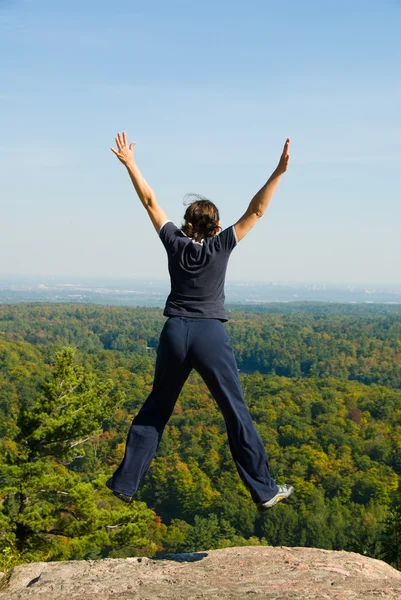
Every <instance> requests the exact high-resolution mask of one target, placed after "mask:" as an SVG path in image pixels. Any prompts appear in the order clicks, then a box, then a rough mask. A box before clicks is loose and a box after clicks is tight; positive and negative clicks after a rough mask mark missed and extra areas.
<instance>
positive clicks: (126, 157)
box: [110, 131, 136, 166]
mask: <svg viewBox="0 0 401 600" xmlns="http://www.w3.org/2000/svg"><path fill="white" fill-rule="evenodd" d="M135 143H136V142H131V144H130V145H128V142H127V134H126V133H125V131H123V133H117V137H116V144H117V150H115V149H114V148H110V150H111V151H112V152H114V154H115V155H116V156H117V158H118V160H120V161H121V162H122V163H123V165H125V166H127V165H128V164H129V163H133V162H134V146H135Z"/></svg>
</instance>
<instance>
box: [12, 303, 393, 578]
mask: <svg viewBox="0 0 401 600" xmlns="http://www.w3.org/2000/svg"><path fill="white" fill-rule="evenodd" d="M229 317H230V319H229V322H228V323H227V324H226V327H227V330H228V332H229V335H230V337H231V342H232V345H233V348H234V352H235V355H236V358H237V363H238V367H239V369H240V376H241V382H242V386H243V390H244V396H245V401H246V403H247V405H248V407H249V410H250V412H251V415H252V418H253V420H254V423H255V425H256V427H257V430H258V432H259V434H260V435H261V437H262V440H263V442H264V444H265V446H266V450H267V454H268V456H269V460H270V466H271V470H272V474H273V476H274V478H275V479H276V481H277V482H278V483H281V482H282V483H284V482H287V483H291V484H292V485H293V486H294V488H295V493H294V494H293V495H292V496H291V498H289V499H288V501H287V502H285V503H281V504H279V505H277V506H276V507H274V509H272V510H270V511H268V512H266V513H263V514H261V513H258V512H257V511H256V509H255V505H254V504H253V502H252V500H251V498H250V495H249V492H248V491H247V489H246V488H245V487H244V485H243V484H242V482H241V480H240V478H239V475H238V473H237V471H236V469H235V465H234V462H233V461H232V459H231V455H230V451H229V446H228V442H227V436H226V431H225V424H224V419H223V417H222V415H221V413H220V412H219V409H218V407H217V405H216V403H215V401H214V400H213V398H212V397H211V395H210V393H209V391H208V390H207V388H206V386H205V385H204V383H203V382H202V380H201V379H200V377H199V375H198V374H197V373H196V372H194V371H193V372H192V373H191V375H190V377H189V379H188V381H187V383H186V384H185V386H184V389H183V391H182V394H181V396H180V398H179V400H178V402H177V405H176V407H175V410H174V413H173V416H172V417H171V419H170V421H169V423H168V425H167V427H166V430H165V434H164V437H163V439H162V442H161V445H160V448H159V450H158V453H157V456H156V458H155V459H154V461H153V463H152V466H151V468H150V469H149V471H148V473H147V475H146V476H145V478H144V480H143V482H142V485H141V487H140V489H139V491H138V493H137V495H136V496H135V501H134V502H133V504H132V505H125V504H124V503H122V502H121V501H120V500H118V499H117V498H115V497H114V496H113V495H112V494H111V492H110V491H109V490H108V489H107V488H106V487H105V482H106V480H107V479H108V477H110V475H111V474H112V473H113V471H114V470H115V468H116V466H117V465H118V464H119V462H120V461H121V459H122V457H123V454H124V447H125V439H126V435H127V432H128V429H129V426H130V423H131V420H132V418H133V417H134V416H135V415H136V413H137V411H138V410H139V408H140V406H141V405H142V403H143V401H144V400H145V399H146V397H147V395H148V393H149V392H150V390H151V387H152V381H153V370H154V363H155V356H156V349H157V344H158V338H159V334H160V331H161V329H162V327H163V323H164V321H165V317H163V315H162V311H161V310H160V309H158V308H125V307H109V306H99V305H78V304H18V305H0V416H1V418H0V499H1V502H0V507H1V510H0V570H2V571H6V570H8V569H10V568H11V567H12V566H14V565H15V564H19V563H23V562H30V561H49V560H71V559H98V558H107V557H110V558H113V557H114V558H117V557H127V556H145V555H146V556H158V555H162V554H167V553H176V552H194V551H201V550H208V549H214V548H224V547H228V546H241V545H258V544H260V545H285V546H308V547H317V548H326V549H333V550H341V549H343V550H349V551H354V552H359V553H361V554H365V555H367V556H371V557H374V558H380V559H382V560H385V561H386V562H388V563H389V564H391V565H393V566H394V567H396V568H398V569H401V499H400V478H401V306H398V305H388V306H386V305H340V304H338V305H335V304H333V305H331V304H323V303H297V304H295V303H291V305H286V304H283V305H281V304H275V305H274V306H272V305H269V306H268V307H267V306H265V307H263V306H259V307H258V306H254V307H252V309H249V310H248V309H247V310H246V311H245V310H244V307H241V306H239V307H231V309H230V311H229Z"/></svg>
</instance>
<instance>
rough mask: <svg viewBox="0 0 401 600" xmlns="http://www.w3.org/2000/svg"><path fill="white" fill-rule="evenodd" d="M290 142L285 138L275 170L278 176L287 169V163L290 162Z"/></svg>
mask: <svg viewBox="0 0 401 600" xmlns="http://www.w3.org/2000/svg"><path fill="white" fill-rule="evenodd" d="M290 142H291V140H290V138H287V139H286V142H285V144H284V148H283V153H282V155H281V156H280V160H279V163H278V165H277V169H276V173H278V174H279V175H282V174H283V173H285V172H286V170H287V169H288V162H289V160H290Z"/></svg>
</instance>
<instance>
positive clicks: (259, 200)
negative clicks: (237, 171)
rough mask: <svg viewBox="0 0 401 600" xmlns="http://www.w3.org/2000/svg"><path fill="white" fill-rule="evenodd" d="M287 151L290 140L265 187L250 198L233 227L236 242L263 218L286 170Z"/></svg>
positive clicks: (288, 156) (288, 139) (286, 143)
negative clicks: (244, 210)
mask: <svg viewBox="0 0 401 600" xmlns="http://www.w3.org/2000/svg"><path fill="white" fill-rule="evenodd" d="M289 151H290V138H287V140H286V142H285V144H284V149H283V153H282V155H281V157H280V160H279V163H278V165H277V168H276V169H275V171H274V172H273V174H272V175H271V177H270V178H269V179H268V180H267V182H266V183H265V185H264V186H263V187H262V188H261V189H260V190H259V191H258V193H257V194H256V195H255V196H254V197H253V198H252V200H251V202H250V204H249V206H248V208H247V210H246V212H245V213H244V214H243V215H242V217H241V218H240V219H239V220H238V221H237V222H236V223H235V225H234V229H235V233H236V235H237V239H238V241H240V240H242V238H243V237H244V236H245V235H246V234H247V233H248V231H250V230H251V229H252V227H253V226H254V225H256V223H257V222H258V221H259V219H260V218H261V217H263V215H264V213H265V211H266V209H267V207H268V205H269V202H270V200H271V199H272V198H273V194H274V192H275V191H276V188H277V186H278V184H279V183H280V179H281V176H282V175H283V173H285V172H286V170H287V168H288V161H289V159H290V153H289Z"/></svg>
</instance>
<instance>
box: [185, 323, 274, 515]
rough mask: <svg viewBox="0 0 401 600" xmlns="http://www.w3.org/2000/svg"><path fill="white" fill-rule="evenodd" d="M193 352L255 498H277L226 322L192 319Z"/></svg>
mask: <svg viewBox="0 0 401 600" xmlns="http://www.w3.org/2000/svg"><path fill="white" fill-rule="evenodd" d="M202 321H203V322H202ZM189 355H190V357H191V361H192V365H193V367H194V369H196V370H197V371H198V373H199V374H200V375H201V377H202V379H203V380H204V381H205V383H206V385H207V387H208V388H209V390H210V392H211V393H212V395H213V397H214V398H215V400H216V401H217V403H218V405H219V407H220V409H221V411H222V413H223V416H224V420H225V423H226V426H227V434H228V441H229V444H230V450H231V453H232V456H233V459H234V462H235V465H236V467H237V470H238V473H239V475H240V477H241V479H242V481H243V482H244V484H245V485H246V486H247V488H248V489H249V491H250V494H251V496H252V499H253V501H254V502H255V503H256V504H258V503H260V502H265V501H266V500H269V499H270V498H273V497H274V496H275V495H276V493H277V491H278V486H277V484H276V482H275V481H274V479H273V478H272V477H271V475H270V469H269V461H268V458H267V455H266V450H265V448H264V445H263V442H262V440H261V438H260V436H259V434H258V432H257V431H256V429H255V426H254V424H253V422H252V418H251V415H250V414H249V410H248V407H247V406H246V404H245V400H244V397H243V393H242V388H241V383H240V379H239V375H238V367H237V363H236V360H235V357H234V353H233V351H232V348H231V344H230V340H229V337H228V333H227V330H226V328H225V327H224V325H223V323H222V322H221V321H218V320H215V319H205V320H202V319H199V323H194V321H192V322H191V336H190V343H189Z"/></svg>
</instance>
